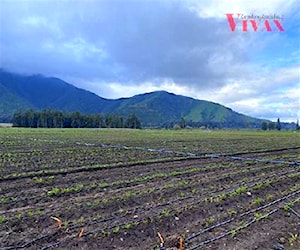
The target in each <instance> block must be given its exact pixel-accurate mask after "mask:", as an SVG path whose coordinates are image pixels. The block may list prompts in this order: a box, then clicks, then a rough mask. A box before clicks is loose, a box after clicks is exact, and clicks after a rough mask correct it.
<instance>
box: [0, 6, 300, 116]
mask: <svg viewBox="0 0 300 250" xmlns="http://www.w3.org/2000/svg"><path fill="white" fill-rule="evenodd" d="M227 13H232V14H234V15H236V14H237V13H241V14H244V15H251V14H254V15H260V16H262V15H274V14H275V15H277V16H282V17H283V19H282V20H280V23H281V24H282V27H283V28H284V31H283V32H280V31H279V30H278V29H277V28H276V26H275V25H274V22H273V20H272V19H268V20H269V22H270V25H271V27H272V32H267V31H266V30H262V28H263V27H264V24H263V23H259V24H258V25H259V30H258V31H257V32H254V31H253V30H252V28H251V26H250V24H249V25H248V32H243V31H242V24H241V22H242V20H240V19H237V18H236V19H235V21H236V23H237V27H236V30H235V31H234V32H232V31H231V30H230V27H229V23H228V21H227V18H226V14H227ZM299 13H300V2H299V1H297V0H294V1H293V0H288V1H283V0H264V1H261V0H259V1H254V0H253V1H251V0H249V1H243V0H241V1H237V0H236V1H234V0H224V1H222V0H204V1H200V0H86V1H84V0H27V1H26V0H0V67H1V68H4V69H6V70H8V71H12V72H17V73H23V74H37V73H38V74H43V75H46V76H56V77H59V78H61V79H63V80H65V81H68V82H69V83H71V84H73V85H75V86H77V87H81V88H84V89H88V90H90V91H92V92H94V93H96V94H98V95H100V96H102V97H106V98H119V97H129V96H132V95H135V94H140V93H144V92H150V91H155V90H167V91H169V92H173V93H176V94H182V95H186V96H191V97H194V98H197V99H203V100H209V101H214V102H218V103H221V104H223V105H225V106H228V107H230V108H232V109H234V110H236V111H238V112H241V113H244V114H247V115H251V116H255V117H259V118H266V119H271V120H274V121H275V120H276V119H277V117H279V118H280V119H281V120H282V121H296V120H297V118H299V116H300V113H299V110H300V100H299V98H300V97H299V96H300V91H299V90H300V89H299V87H300V83H299V82H300V76H299V64H300V40H299V37H300V27H299V23H300V17H299V15H300V14H299Z"/></svg>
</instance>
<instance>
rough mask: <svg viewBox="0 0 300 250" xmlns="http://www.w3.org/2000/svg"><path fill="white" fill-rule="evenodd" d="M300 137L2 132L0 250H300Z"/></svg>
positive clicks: (97, 131) (229, 133)
mask: <svg viewBox="0 0 300 250" xmlns="http://www.w3.org/2000/svg"><path fill="white" fill-rule="evenodd" d="M299 135H300V134H299V133H297V132H293V131H246V130H245V131H244V130H240V131H231V130H228V131H221V130H220V131H208V130H194V129H190V130H130V129H22V128H0V173H1V175H0V249H17V248H26V249H155V248H156V249H159V248H158V246H159V243H160V242H159V241H160V239H159V237H158V235H157V232H160V233H161V234H162V236H163V238H164V246H165V247H166V249H180V246H179V239H180V238H181V239H182V241H183V245H184V249H190V250H191V249H252V248H251V247H252V246H253V245H255V246H257V248H256V249H272V248H273V247H274V245H276V244H281V245H283V246H284V247H285V249H298V247H299V238H300V236H299V231H300V230H299V218H298V216H297V211H298V213H299V211H300V210H299V209H300V204H299V200H300V184H299V180H300V171H299V166H300V156H299V153H300V140H299V139H300V137H299ZM293 211H295V213H294V212H293ZM55 218H56V219H55ZM57 219H59V220H60V221H61V226H58V224H56V223H57V222H56V220H57ZM266 230H268V234H266V233H265V232H266Z"/></svg>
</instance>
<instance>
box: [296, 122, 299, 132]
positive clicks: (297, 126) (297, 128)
mask: <svg viewBox="0 0 300 250" xmlns="http://www.w3.org/2000/svg"><path fill="white" fill-rule="evenodd" d="M296 130H297V131H299V130H300V126H299V120H297V123H296Z"/></svg>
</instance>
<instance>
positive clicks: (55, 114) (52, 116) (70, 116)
mask: <svg viewBox="0 0 300 250" xmlns="http://www.w3.org/2000/svg"><path fill="white" fill-rule="evenodd" d="M12 123H13V127H29V128H132V129H140V128H141V127H142V126H141V122H140V120H139V119H138V118H137V117H136V116H135V115H133V114H132V115H129V116H128V117H127V118H126V119H124V118H123V117H122V116H117V115H113V114H105V115H102V114H81V113H80V112H74V113H64V112H61V111H55V110H50V109H46V110H42V111H34V110H28V111H19V112H16V113H15V114H14V116H13V119H12Z"/></svg>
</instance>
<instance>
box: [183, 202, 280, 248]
mask: <svg viewBox="0 0 300 250" xmlns="http://www.w3.org/2000/svg"><path fill="white" fill-rule="evenodd" d="M278 210H279V208H275V209H273V210H272V211H271V212H269V213H267V214H265V215H264V216H263V217H261V218H259V219H256V218H254V219H251V220H250V221H248V223H246V224H245V225H243V226H242V227H240V228H238V230H241V229H244V228H246V227H249V226H250V225H252V224H253V223H255V222H258V221H260V220H261V219H263V218H266V217H268V216H270V215H272V214H274V213H275V212H277V211H278ZM230 234H232V230H229V231H227V232H225V233H223V234H221V235H219V236H217V237H215V238H211V239H208V240H205V241H201V242H200V243H198V244H197V245H195V246H192V247H190V248H188V250H195V249H198V248H200V247H201V246H203V245H207V244H209V243H212V242H214V241H216V240H219V239H222V238H224V237H226V236H228V235H230Z"/></svg>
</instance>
